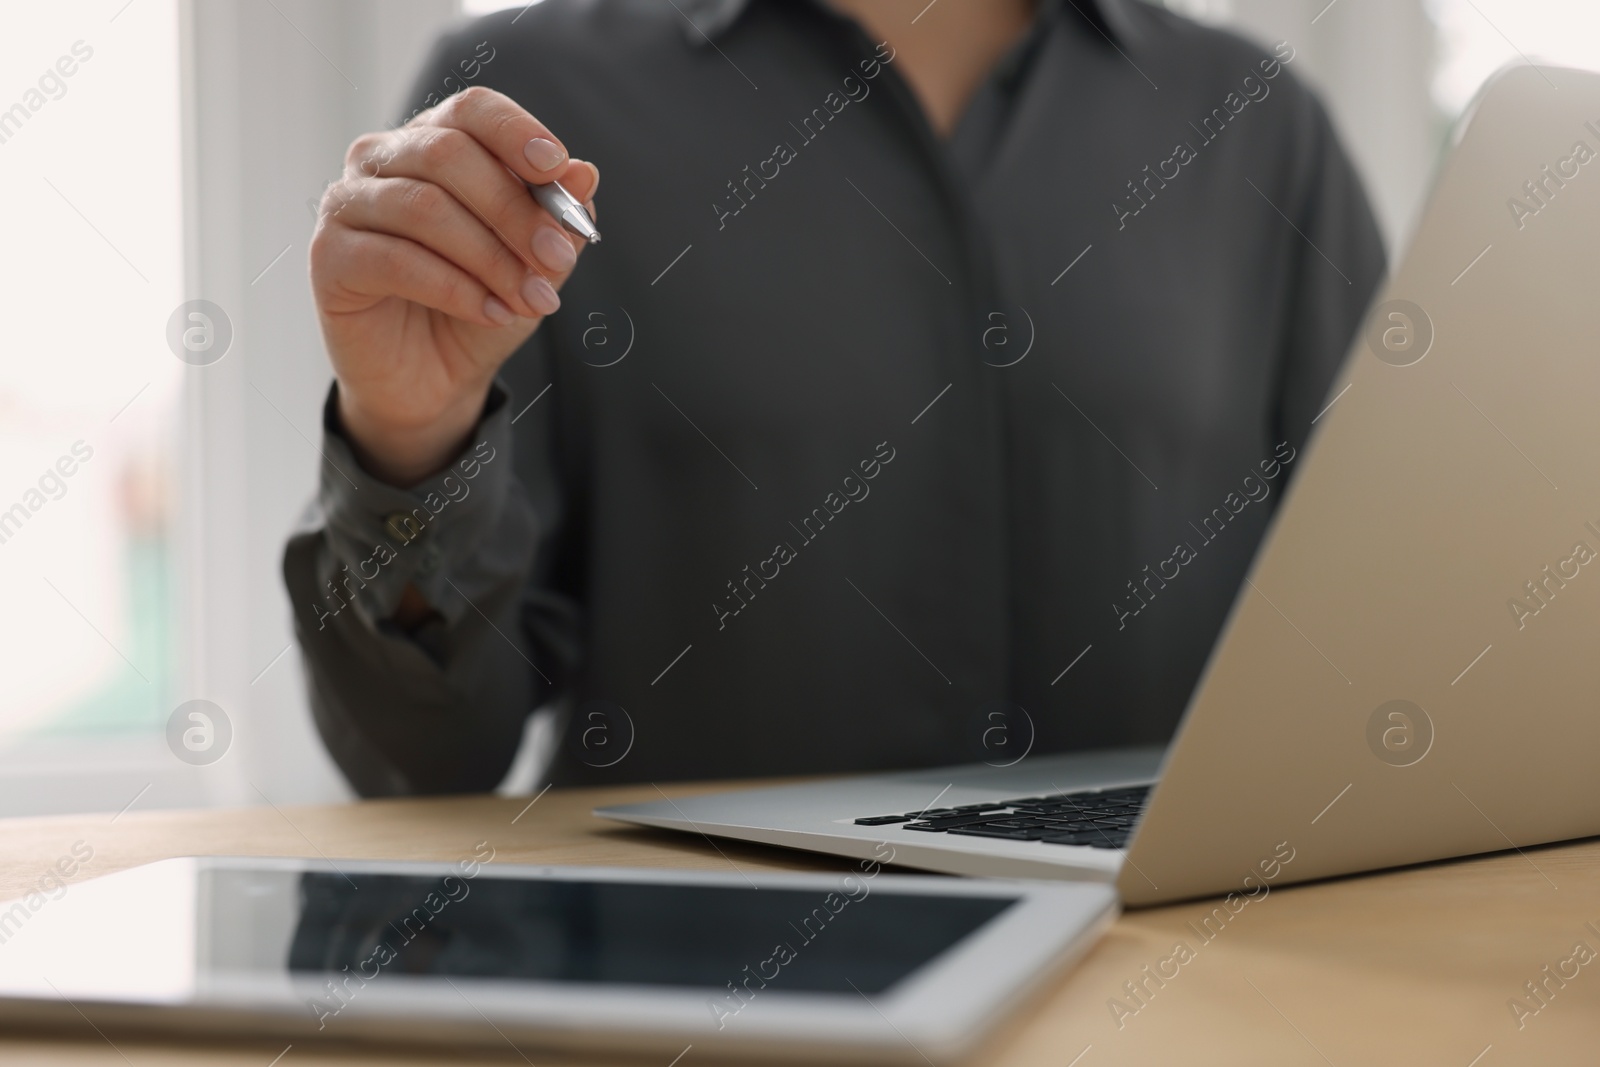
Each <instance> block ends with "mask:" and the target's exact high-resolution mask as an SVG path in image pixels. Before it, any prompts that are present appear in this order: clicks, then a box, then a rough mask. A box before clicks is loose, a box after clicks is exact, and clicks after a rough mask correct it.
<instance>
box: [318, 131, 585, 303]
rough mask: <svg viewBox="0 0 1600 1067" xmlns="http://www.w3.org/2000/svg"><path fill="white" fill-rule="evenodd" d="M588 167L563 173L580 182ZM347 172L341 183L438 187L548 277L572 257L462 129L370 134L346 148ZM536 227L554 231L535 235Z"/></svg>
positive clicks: (553, 225) (554, 226) (529, 200)
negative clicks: (408, 182) (407, 181)
mask: <svg viewBox="0 0 1600 1067" xmlns="http://www.w3.org/2000/svg"><path fill="white" fill-rule="evenodd" d="M592 172H593V167H592V166H590V165H589V164H582V165H581V166H570V165H569V166H566V167H565V171H564V173H565V174H570V175H571V177H572V178H574V179H575V180H576V179H581V180H582V182H583V184H584V187H585V188H590V187H592V185H593V183H594V181H595V180H596V179H597V175H596V174H595V173H592ZM346 176H347V177H346V181H348V182H359V181H360V180H362V179H373V178H411V179H415V180H417V181H422V182H428V183H431V184H433V185H436V186H438V187H439V188H441V189H443V190H445V191H446V192H448V193H449V194H450V195H451V196H452V197H453V198H454V199H455V200H456V201H458V202H459V203H460V204H461V205H462V206H464V207H465V208H466V209H467V210H468V211H470V212H471V213H472V214H473V215H475V216H477V217H478V218H479V219H481V220H482V221H483V223H484V224H485V225H487V226H488V227H489V229H491V230H492V231H494V233H495V235H496V236H497V237H499V238H500V240H501V241H503V242H504V243H505V245H506V247H507V248H509V249H510V250H511V252H512V253H513V254H515V255H516V256H517V258H519V259H521V260H522V261H524V263H526V264H527V266H528V267H529V268H531V269H536V270H538V271H540V272H541V273H543V274H544V275H545V277H546V278H547V279H554V278H556V277H558V276H563V275H565V274H566V273H567V272H569V271H570V270H571V269H572V266H573V263H574V262H575V253H576V249H577V246H574V245H573V244H572V242H570V241H567V240H562V239H561V237H562V230H561V227H560V224H559V223H557V222H556V221H555V220H554V219H552V218H551V217H550V216H549V215H548V214H546V213H545V211H544V210H543V209H542V208H540V207H539V205H538V203H537V202H536V201H535V200H534V199H533V197H532V196H530V195H529V194H528V190H527V187H526V186H525V185H524V183H523V182H522V180H521V179H519V178H518V177H516V176H515V175H513V173H512V172H511V171H510V170H509V169H508V168H507V167H506V166H505V165H504V164H502V163H501V162H500V160H499V159H498V158H497V157H496V156H494V155H493V154H492V153H491V152H490V151H489V150H488V149H487V148H486V147H484V146H483V145H482V144H480V143H479V142H478V141H477V140H475V139H474V138H473V137H472V136H470V135H469V134H467V133H465V132H463V131H461V130H458V129H455V128H452V127H444V126H431V125H426V124H423V125H416V126H410V127H406V128H404V129H402V130H399V131H396V132H395V133H392V134H369V135H367V136H365V137H362V138H359V139H358V140H357V141H356V142H355V144H353V145H352V146H351V150H350V154H349V156H348V157H347V166H346ZM575 195H576V194H575ZM542 229H551V230H553V231H554V232H553V233H552V234H549V235H543V236H541V233H540V231H541V230H542ZM484 281H485V282H491V280H490V279H488V278H485V279H484Z"/></svg>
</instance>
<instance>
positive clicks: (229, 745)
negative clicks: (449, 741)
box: [0, 0, 1600, 815]
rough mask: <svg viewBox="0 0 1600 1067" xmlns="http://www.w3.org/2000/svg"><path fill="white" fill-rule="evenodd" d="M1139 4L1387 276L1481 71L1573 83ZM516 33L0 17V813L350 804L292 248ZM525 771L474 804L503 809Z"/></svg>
mask: <svg viewBox="0 0 1600 1067" xmlns="http://www.w3.org/2000/svg"><path fill="white" fill-rule="evenodd" d="M661 2H663V3H665V2H667V0H661ZM1168 4H1169V6H1171V7H1173V8H1175V9H1177V10H1180V11H1182V12H1183V13H1185V14H1187V15H1190V16H1192V17H1195V18H1198V19H1201V20H1204V21H1207V22H1212V23H1217V24H1221V25H1226V26H1229V27H1232V28H1234V29H1235V30H1237V31H1238V32H1240V33H1243V34H1245V35H1247V36H1250V37H1253V38H1256V39H1258V40H1259V41H1261V42H1263V43H1265V44H1267V45H1269V46H1270V45H1271V44H1272V43H1274V42H1277V41H1288V42H1289V43H1290V44H1292V45H1293V46H1294V47H1295V49H1296V51H1297V56H1296V60H1295V65H1294V70H1295V72H1296V73H1297V74H1299V75H1300V76H1302V77H1304V78H1307V79H1309V80H1310V81H1311V82H1312V83H1313V84H1314V85H1316V86H1317V87H1318V88H1319V89H1320V90H1321V92H1322V94H1323V97H1324V99H1325V100H1326V101H1327V103H1328V104H1329V106H1330V109H1331V111H1332V112H1333V116H1334V120H1335V122H1336V124H1337V126H1338V127H1339V129H1340V132H1341V134H1342V135H1343V137H1344V139H1345V142H1346V144H1347V145H1348V146H1349V147H1350V149H1351V151H1352V153H1353V155H1354V156H1355V159H1356V162H1357V165H1358V166H1359V167H1360V169H1361V171H1362V173H1363V175H1364V177H1365V179H1366V183H1367V187H1368V190H1369V193H1370V195H1371V196H1372V199H1373V201H1374V203H1375V206H1376V209H1377V212H1378V216H1379V220H1380V223H1381V225H1382V227H1383V231H1384V236H1385V239H1386V241H1387V244H1388V247H1389V250H1390V255H1391V259H1392V258H1393V255H1394V254H1395V252H1396V251H1397V250H1399V249H1401V248H1403V247H1404V243H1405V240H1406V235H1407V233H1408V230H1409V227H1410V225H1411V222H1412V219H1413V216H1414V214H1415V212H1416V211H1417V209H1418V206H1419V203H1420V200H1421V198H1422V196H1423V195H1424V194H1425V192H1426V188H1427V184H1428V181H1429V178H1430V175H1431V174H1432V171H1433V168H1434V166H1435V164H1436V163H1437V161H1438V159H1439V157H1440V153H1441V151H1442V149H1443V147H1444V146H1445V145H1446V143H1447V141H1448V138H1449V131H1450V128H1451V125H1452V123H1454V122H1455V120H1456V119H1457V118H1458V117H1459V116H1460V115H1461V113H1462V111H1463V109H1464V108H1465V107H1466V106H1467V104H1468V103H1469V101H1470V100H1471V98H1472V96H1473V94H1474V92H1475V91H1476V90H1477V89H1478V87H1479V86H1480V85H1481V84H1482V83H1483V81H1484V80H1485V79H1486V78H1487V77H1488V76H1489V75H1490V74H1491V73H1492V72H1493V71H1494V70H1495V69H1496V68H1498V67H1499V66H1501V65H1503V64H1505V63H1523V62H1528V61H1529V60H1530V59H1539V60H1545V61H1551V62H1555V63H1560V64H1565V65H1570V66H1580V67H1589V68H1597V67H1600V4H1597V3H1595V0H1333V2H1331V3H1330V2H1329V0H1168ZM520 6H524V5H522V4H506V3H496V2H494V0H92V2H80V0H57V2H53V3H42V2H33V3H11V4H7V5H6V16H7V22H6V30H7V32H6V33H5V34H3V35H0V71H4V72H5V76H4V77H0V202H3V203H4V204H5V205H6V211H5V214H4V216H3V218H4V222H3V226H4V236H3V240H4V246H3V247H4V250H5V251H4V254H3V255H0V318H3V322H4V334H3V338H4V340H3V343H0V353H3V355H0V605H4V610H3V611H0V693H3V695H0V815H22V814H44V813H52V812H73V811H112V812H120V811H123V810H127V809H129V808H131V807H135V806H137V807H139V808H151V807H188V806H209V805H234V804H258V803H261V802H263V800H266V801H270V802H272V803H279V804H282V803H314V802H325V801H332V800H338V799H342V798H347V797H349V796H350V793H349V791H348V790H347V789H346V787H345V786H344V784H343V783H342V781H341V780H340V778H339V777H338V775H337V773H336V771H335V770H334V768H333V765H332V763H331V762H330V761H329V760H328V758H327V757H326V756H325V755H324V753H323V751H322V748H321V746H320V744H319V742H318V741H317V739H316V735H315V731H314V730H313V728H312V725H311V722H310V717H309V713H308V711H307V708H306V701H305V696H304V689H303V685H302V680H301V676H300V664H299V661H298V656H297V653H296V650H295V649H294V648H293V646H292V640H291V630H290V612H289V606H288V603H287V600H286V597H285V594H284V592H283V587H282V583H281V580H280V578H279V570H278V565H279V557H280V553H281V551H282V546H283V542H284V539H285V538H286V537H287V535H288V534H289V532H290V531H291V530H292V529H293V528H294V526H295V523H296V521H297V519H298V517H299V515H300V514H301V512H302V511H303V509H304V507H305V505H306V502H307V501H308V500H309V499H310V498H311V495H312V493H313V490H314V486H315V475H316V471H317V447H318V445H317V442H318V438H319V435H320V405H321V402H322V399H323V397H324V395H325V393H326V389H327V384H328V381H329V379H330V372H329V370H328V365H327V360H326V358H325V357H324V355H323V353H322V348H321V343H320V340H319V336H318V332H317V326H316V320H315V317H314V313H313V310H312V304H311V299H310V294H309V288H308V284H307V281H306V273H305V259H306V249H307V242H308V239H309V236H310V233H311V229H312V225H313V221H314V216H315V210H316V204H317V202H318V200H319V199H320V197H321V193H322V190H323V187H324V186H325V185H326V184H327V183H328V182H329V181H331V180H333V179H334V178H335V177H337V176H338V174H339V171H340V168H341V164H342V159H343V154H344V149H345V146H346V144H347V143H348V142H349V141H350V139H351V138H352V137H353V136H355V135H356V134H357V133H359V132H361V131H363V130H367V129H373V128H379V127H383V126H388V125H391V124H393V123H394V122H396V121H397V120H398V119H399V118H400V117H401V115H402V104H403V102H404V96H405V93H406V92H407V90H408V88H409V85H410V81H411V78H412V76H413V73H414V71H415V70H416V67H417V65H418V63H419V62H420V60H421V59H422V56H423V54H424V52H425V50H426V49H427V47H428V44H429V43H430V41H431V40H432V38H433V36H434V35H435V34H436V33H437V32H438V31H439V30H441V29H442V28H444V27H446V26H448V25H449V24H451V23H452V22H455V21H457V20H460V19H464V18H470V17H472V16H475V15H478V14H483V13H486V12H489V11H492V10H495V9H497V8H503V7H520ZM452 88H454V87H452ZM563 132H564V135H565V136H567V137H568V138H570V139H571V143H573V144H574V145H575V146H576V148H577V150H578V151H579V152H580V153H581V148H582V138H581V133H580V134H577V135H574V134H573V133H571V132H567V131H563ZM599 162H600V163H601V164H602V166H603V165H604V161H603V160H601V161H599ZM194 300H204V301H208V302H209V304H206V305H193V304H190V303H189V302H190V301H194ZM177 353H182V358H179V356H178V355H177ZM69 472H70V473H69ZM194 701H203V702H205V703H202V704H195V703H192V702H194ZM533 747H534V746H525V749H527V751H525V753H524V755H523V757H522V758H520V759H519V761H518V764H517V766H515V767H514V768H513V770H512V773H511V775H510V777H509V778H508V780H507V782H506V783H505V784H504V785H503V786H502V790H503V791H526V790H527V789H528V788H529V787H531V785H532V784H533V781H534V770H535V762H534V760H533V759H532V749H533Z"/></svg>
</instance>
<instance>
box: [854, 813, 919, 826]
mask: <svg viewBox="0 0 1600 1067" xmlns="http://www.w3.org/2000/svg"><path fill="white" fill-rule="evenodd" d="M910 821H911V820H910V819H909V818H907V817H906V816H904V815H874V816H872V817H870V818H866V819H857V820H856V825H857V826H888V825H889V824H890V823H894V822H910Z"/></svg>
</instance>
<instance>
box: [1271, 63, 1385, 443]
mask: <svg viewBox="0 0 1600 1067" xmlns="http://www.w3.org/2000/svg"><path fill="white" fill-rule="evenodd" d="M1299 104H1300V106H1301V107H1302V108H1303V110H1304V114H1303V115H1302V118H1301V121H1300V122H1299V123H1297V127H1298V129H1297V138H1298V139H1299V140H1300V145H1299V146H1298V147H1299V148H1301V149H1302V150H1300V151H1298V152H1297V153H1296V157H1297V161H1298V162H1297V168H1296V169H1297V171H1298V173H1297V174H1296V175H1295V176H1294V183H1293V184H1294V186H1295V187H1297V192H1298V196H1297V197H1296V201H1295V202H1296V204H1297V207H1298V210H1295V211H1290V212H1289V214H1290V215H1291V216H1293V221H1294V225H1295V228H1296V229H1298V230H1299V231H1300V235H1301V237H1302V238H1304V239H1303V240H1299V239H1297V243H1298V246H1299V256H1298V258H1297V259H1296V260H1295V262H1294V264H1293V268H1292V269H1293V271H1294V281H1293V285H1292V286H1291V289H1290V294H1289V305H1288V307H1287V308H1286V309H1285V311H1286V319H1285V322H1286V327H1285V339H1284V359H1283V362H1282V364H1281V372H1280V373H1281V376H1280V381H1279V387H1278V409H1277V419H1276V425H1275V426H1273V427H1272V432H1273V434H1274V436H1273V441H1274V442H1279V441H1287V442H1289V444H1290V445H1291V447H1293V448H1294V449H1296V450H1297V451H1298V450H1299V449H1300V448H1302V447H1303V446H1304V445H1305V442H1306V440H1307V438H1308V437H1309V436H1310V434H1311V429H1312V423H1313V421H1314V420H1315V419H1316V418H1317V417H1318V415H1320V414H1321V413H1322V411H1323V409H1324V408H1325V407H1326V406H1327V405H1328V403H1329V401H1331V400H1333V398H1334V396H1335V395H1336V394H1337V392H1338V390H1339V389H1340V388H1342V387H1343V386H1342V384H1341V378H1342V375H1341V371H1342V368H1343V366H1344V361H1345V358H1346V356H1347V355H1348V354H1349V352H1350V346H1351V342H1352V341H1353V340H1354V339H1355V337H1356V334H1357V331H1358V330H1359V329H1360V326H1361V322H1362V319H1363V317H1364V315H1365V314H1366V310H1367V306H1368V304H1369V303H1370V302H1371V301H1372V297H1373V294H1374V293H1375V292H1376V291H1377V289H1378V286H1379V284H1380V283H1381V282H1382V280H1383V276H1384V268H1385V261H1384V250H1383V239H1382V237H1381V236H1380V234H1379V232H1378V225H1377V222H1376V220H1375V219H1374V218H1373V214H1372V207H1371V205H1370V204H1369V203H1368V201H1367V196H1366V193H1365V191H1364V190H1363V188H1362V185H1361V179H1360V177H1359V176H1358V175H1357V173H1356V170H1355V167H1354V166H1353V165H1352V164H1351V162H1350V157H1349V156H1348V155H1347V154H1346V153H1345V150H1344V147H1343V145H1341V144H1340V142H1339V137H1338V134H1337V133H1336V132H1335V131H1334V128H1333V124H1332V123H1331V122H1330V121H1329V118H1328V114H1327V112H1326V110H1325V109H1324V108H1323V106H1322V104H1321V102H1320V101H1319V100H1318V99H1317V98H1316V96H1315V95H1314V94H1313V93H1311V92H1310V91H1304V92H1303V93H1302V94H1301V96H1300V100H1299Z"/></svg>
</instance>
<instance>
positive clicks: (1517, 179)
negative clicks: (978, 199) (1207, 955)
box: [597, 66, 1600, 908]
mask: <svg viewBox="0 0 1600 1067" xmlns="http://www.w3.org/2000/svg"><path fill="white" fill-rule="evenodd" d="M1597 266H1600V74H1593V73H1587V72H1581V71H1576V70H1568V69H1561V68H1553V67H1536V66H1520V67H1515V68H1511V69H1508V70H1505V71H1503V72H1502V73H1500V74H1499V75H1497V76H1496V77H1495V78H1494V79H1493V80H1492V81H1491V82H1490V83H1489V84H1488V85H1487V86H1485V88H1484V89H1483V90H1482V91H1481V92H1480V94H1479V96H1478V98H1477V99H1476V100H1475V101H1474V104H1473V106H1472V108H1471V109H1470V112H1469V116H1468V117H1467V118H1466V119H1465V120H1464V121H1463V123H1462V124H1461V126H1460V127H1458V130H1457V133H1456V137H1455V142H1454V144H1453V145H1452V146H1451V150H1450V152H1449V156H1448V159H1447V160H1446V161H1445V163H1444V165H1443V167H1442V169H1441V171H1440V174H1439V176H1438V178H1437V180H1436V183H1435V186H1434V189H1433V192H1432V195H1431V197H1430V199H1429V202H1428V205H1427V208H1426V210H1425V212H1424V214H1423V216H1422V218H1421V221H1420V223H1419V224H1418V226H1417V228H1416V231H1415V233H1414V235H1413V237H1412V240H1411V243H1410V247H1409V249H1408V251H1407V252H1406V254H1405V256H1404V258H1403V261H1402V263H1401V266H1400V269H1399V270H1398V272H1397V273H1396V274H1395V275H1394V276H1393V278H1392V279H1391V280H1390V282H1389V283H1388V284H1387V286H1386V287H1385V289H1384V290H1383V291H1382V292H1381V293H1380V295H1379V297H1378V299H1377V301H1376V303H1375V305H1374V307H1373V308H1372V309H1371V311H1370V312H1369V315H1368V318H1367V321H1366V324H1365V326H1364V328H1363V330H1362V332H1361V335H1360V336H1359V337H1358V338H1357V340H1356V342H1355V344H1354V345H1353V347H1352V351H1351V353H1350V355H1349V357H1348V359H1347V361H1346V364H1345V367H1344V369H1343V372H1342V373H1341V374H1340V376H1339V378H1338V379H1337V381H1336V382H1335V383H1334V385H1333V388H1332V390H1331V391H1330V396H1329V404H1328V407H1327V408H1325V409H1324V410H1323V412H1322V413H1321V414H1320V415H1319V416H1318V417H1317V419H1316V421H1315V425H1314V426H1313V435H1312V440H1311V442H1310V445H1309V446H1308V447H1307V448H1306V449H1305V450H1304V452H1303V454H1302V456H1301V457H1300V458H1299V460H1298V461H1297V463H1296V466H1297V467H1299V468H1300V469H1299V471H1298V473H1297V475H1296V478H1295V480H1294V482H1293V483H1292V484H1291V485H1290V486H1289V488H1288V491H1287V494H1286V495H1285V497H1284V498H1283V501H1282V503H1281V505H1280V508H1279V511H1278V513H1277V515H1276V516H1275V518H1274V521H1273V524H1272V528H1271V529H1270V530H1269V532H1268V535H1267V537H1266V538H1265V540H1264V542H1263V544H1262V546H1261V548H1260V550H1259V551H1258V553H1257V555H1256V558H1255V560H1254V562H1253V564H1252V566H1251V569H1250V572H1249V576H1248V578H1247V580H1246V582H1245V584H1244V585H1243V586H1242V587H1241V589H1240V591H1239V594H1238V596H1237V598H1236V600H1235V602H1234V605H1233V608H1232V610H1231V612H1230V614H1229V616H1228V620H1227V622H1226V624H1225V626H1224V628H1223V630H1222V633H1221V636H1220V638H1219V640H1218V642H1217V644H1216V646H1215V647H1214V648H1213V650H1212V653H1211V656H1210V659H1209V661H1208V662H1207V664H1206V668H1205V670H1204V672H1203V673H1202V676H1201V679H1200V682H1199V684H1198V686H1197V687H1196V689H1195V691H1194V694H1193V696H1192V697H1191V699H1190V702H1189V706H1188V708H1187V709H1186V711H1185V714H1184V717H1183V720H1182V722H1181V723H1180V725H1179V728H1178V730H1177V733H1176V735H1175V737H1174V739H1173V740H1172V743H1171V744H1170V745H1169V746H1168V747H1167V749H1166V750H1165V752H1161V751H1156V750H1124V751H1098V752H1085V753H1077V754H1072V755H1064V756H1030V757H1028V758H1025V759H1022V760H1021V761H1019V762H1017V763H1016V764H1015V765H1014V766H1010V767H994V766H985V765H981V764H980V765H977V766H968V767H957V768H946V769H936V770H923V771H914V772H905V773H893V774H875V775H866V776H861V777H849V778H834V779H830V780H827V781H823V782H819V783H816V784H807V785H793V786H783V787H777V788H768V789H756V790H748V791H742V792H729V793H720V794H716V795H713V796H705V797H699V798H693V799H684V800H666V801H657V802H653V803H644V804H629V805H619V806H615V807H607V808H601V809H599V811H598V812H597V814H599V815H602V816H605V817H607V818H611V819H617V820H621V821H624V822H629V823H634V824H639V825H644V826H654V827H667V828H672V829H678V830H685V831H690V832H694V833H700V834H706V835H714V836H719V837H730V838H738V839H742V840H746V841H756V842H763V843H766V844H772V845H781V846H789V847H794V848H802V849H809V850H813V851H818V852H825V853H833V854H836V855H840V856H848V857H864V856H868V855H872V854H873V853H874V849H876V848H878V847H879V844H880V842H881V843H884V844H886V845H887V846H889V847H891V848H893V850H894V853H895V857H896V859H895V862H897V863H901V864H904V865H907V866H911V867H918V868H923V869H927V870H933V871H943V872H949V873H953V874H964V875H989V876H999V877H1029V878H1053V879H1063V880H1082V879H1089V880H1101V881H1113V882H1115V884H1116V888H1117V890H1118V892H1119V893H1120V895H1121V897H1122V900H1123V903H1124V904H1125V905H1128V906H1140V905H1150V904H1158V903H1164V902H1170V901H1176V900H1182V899H1188V898H1195V897H1202V896H1212V895H1217V894H1229V896H1228V898H1227V900H1228V902H1229V904H1230V908H1231V907H1232V902H1233V901H1234V900H1235V899H1236V898H1237V899H1240V900H1246V899H1257V898H1259V897H1260V896H1261V895H1264V894H1265V893H1267V892H1269V891H1270V890H1271V888H1272V887H1274V886H1278V885H1285V884H1289V883H1294V882H1303V881H1306V880H1309V879H1316V878H1325V877H1329V876H1333V875H1342V874H1349V873H1353V872H1358V871H1369V870H1376V869H1380V868H1386V867H1394V866H1399V865H1404V864H1412V863H1419V862H1424V861H1430V860H1439V859H1445V858H1448V857H1455V856H1466V855H1471V854H1475V853H1482V852H1490V851H1495V850H1500V849H1509V848H1517V849H1519V850H1521V849H1524V848H1527V847H1528V846H1532V845H1537V844H1541V843H1545V842H1552V841H1562V840H1567V839H1571V838H1576V837H1584V836H1589V835H1594V834H1600V793H1597V792H1596V791H1595V789H1594V788H1593V784H1592V783H1593V779H1594V768H1593V762H1594V759H1595V755H1596V753H1600V654H1597V651H1596V643H1595V642H1596V640H1597V638H1600V419H1597V418H1596V412H1597V411H1600V319H1597V318H1596V315H1595V310H1594V309H1595V306H1596V305H1595V296H1594V285H1595V280H1596V276H1597ZM1524 857H1525V858H1526V859H1527V861H1528V863H1529V864H1530V865H1532V867H1533V868H1534V869H1535V870H1540V871H1541V873H1543V872H1542V867H1543V864H1542V862H1541V860H1540V858H1539V856H1538V855H1537V854H1536V853H1533V852H1526V853H1524Z"/></svg>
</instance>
